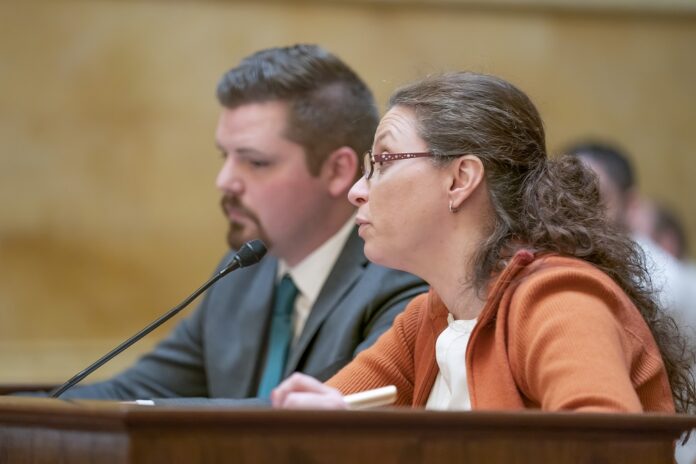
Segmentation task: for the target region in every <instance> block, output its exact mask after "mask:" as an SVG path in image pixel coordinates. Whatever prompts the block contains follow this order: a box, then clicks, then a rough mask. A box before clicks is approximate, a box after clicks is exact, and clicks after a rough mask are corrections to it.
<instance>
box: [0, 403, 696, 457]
mask: <svg viewBox="0 0 696 464" xmlns="http://www.w3.org/2000/svg"><path fill="white" fill-rule="evenodd" d="M695 427H696V416H682V415H675V416H670V415H652V414H644V415H632V414H631V415H629V414H624V415H614V414H578V413H554V414H551V413H540V412H522V413H501V412H428V411H418V410H408V409H405V410H399V409H391V410H379V411H353V412H347V411H274V410H244V409H225V408H222V409H221V408H219V407H216V408H213V407H196V408H192V407H186V408H182V407H169V406H168V407H148V406H137V405H126V404H119V403H114V402H89V401H79V402H64V401H59V400H50V399H35V398H10V397H0V463H3V464H5V463H11V464H24V463H32V464H43V463H52V464H53V463H57V462H66V463H71V464H72V463H99V464H110V463H114V464H121V463H160V462H161V463H182V464H184V463H185V464H195V463H223V462H225V463H226V462H239V463H274V464H276V463H305V462H306V463H358V464H369V463H380V464H389V463H406V464H410V463H426V462H433V463H440V462H446V463H449V462H467V463H477V462H481V463H483V462H485V463H527V462H534V463H631V464H634V463H637V462H640V463H660V464H662V463H666V462H671V459H672V456H673V451H672V441H673V440H674V439H676V438H677V437H678V436H679V435H680V434H681V432H682V431H684V430H687V429H691V428H695Z"/></svg>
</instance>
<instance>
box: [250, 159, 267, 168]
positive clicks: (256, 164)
mask: <svg viewBox="0 0 696 464" xmlns="http://www.w3.org/2000/svg"><path fill="white" fill-rule="evenodd" d="M249 164H250V165H251V166H252V167H254V168H266V167H268V166H270V165H271V162H270V161H266V160H249Z"/></svg>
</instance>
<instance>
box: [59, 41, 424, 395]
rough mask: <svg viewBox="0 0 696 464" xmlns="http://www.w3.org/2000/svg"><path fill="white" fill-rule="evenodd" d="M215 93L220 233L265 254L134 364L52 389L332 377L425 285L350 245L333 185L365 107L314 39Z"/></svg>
mask: <svg viewBox="0 0 696 464" xmlns="http://www.w3.org/2000/svg"><path fill="white" fill-rule="evenodd" d="M217 96H218V100H219V101H220V103H221V104H222V111H221V114H220V118H219V122H218V126H217V130H216V142H217V145H218V147H219V149H220V151H221V152H222V157H223V165H222V168H221V169H220V172H219V174H218V177H217V187H218V188H219V189H220V191H221V193H222V209H223V211H224V214H225V216H226V217H227V219H228V220H229V224H230V226H229V232H228V235H227V240H228V242H229V245H230V247H231V248H232V249H237V248H239V247H240V246H241V245H242V244H243V243H244V242H245V241H247V240H250V239H255V238H260V239H262V240H263V241H264V242H265V243H266V246H267V247H268V250H269V255H268V256H266V257H265V258H264V259H263V260H262V261H261V262H260V263H259V264H257V265H255V266H252V267H249V268H244V269H240V270H238V271H235V272H234V273H232V274H231V275H229V276H227V277H225V278H224V279H223V280H221V281H220V282H218V283H217V284H216V285H215V286H214V287H213V288H211V289H210V290H209V291H208V292H207V294H206V296H205V298H204V300H203V302H202V303H201V305H200V306H199V307H198V308H197V310H196V311H195V312H194V313H193V314H192V315H191V316H190V317H188V318H187V319H185V320H183V321H182V322H181V323H180V324H179V325H178V326H177V327H176V329H175V331H174V332H173V333H172V334H171V335H170V336H169V337H168V338H167V339H165V340H164V341H163V342H161V343H160V344H159V345H158V346H157V347H156V348H155V349H154V350H153V351H152V352H151V353H149V354H147V355H145V356H144V357H143V358H142V359H140V360H139V361H138V362H137V363H136V364H135V365H134V366H133V367H131V368H130V369H127V370H126V371H124V372H123V373H121V374H119V375H118V376H116V377H114V378H113V379H110V380H108V381H105V382H101V383H97V384H94V385H89V386H85V387H78V388H75V389H73V390H70V391H68V392H67V393H65V394H64V395H63V397H80V398H103V399H122V400H131V399H148V398H182V397H183V398H192V397H199V398H200V397H203V398H247V397H257V396H258V397H262V398H263V397H267V396H268V395H269V394H270V390H271V389H272V388H273V387H275V385H277V383H279V382H280V381H281V380H282V379H283V378H284V377H286V376H287V375H289V374H290V373H292V372H294V371H301V372H305V373H308V374H310V375H312V376H316V377H318V378H320V379H326V378H328V377H330V376H331V375H333V374H334V373H335V372H336V371H337V370H338V369H340V368H341V367H342V366H343V365H344V364H346V363H347V362H349V361H350V360H351V359H352V358H353V357H354V356H355V355H356V353H358V352H359V351H361V350H362V349H364V348H366V347H367V346H369V345H371V344H372V343H373V342H374V341H375V340H376V339H377V337H378V336H379V335H380V334H381V333H382V332H384V331H385V330H386V329H387V328H388V327H389V326H390V325H391V323H392V320H393V318H394V317H395V316H396V315H397V314H398V313H399V312H400V311H401V310H402V309H403V308H404V307H405V305H406V303H407V302H408V301H409V300H410V299H411V298H413V297H414V296H415V295H417V294H418V293H421V292H423V291H425V290H426V286H425V284H424V283H423V282H422V281H420V280H419V279H417V278H415V277H414V276H411V275H409V274H406V273H402V272H397V271H394V270H389V269H385V268H382V267H380V266H376V265H374V264H371V263H369V262H368V261H367V259H366V258H365V256H364V254H363V242H362V241H361V240H360V238H359V237H358V236H357V233H356V230H355V227H354V224H353V215H354V210H353V207H352V206H351V205H350V203H349V202H348V201H347V198H346V195H347V192H348V190H349V188H350V187H351V185H352V184H353V182H354V181H355V180H356V179H357V176H358V175H359V174H358V172H359V168H358V166H359V161H358V159H359V158H358V154H361V153H363V152H364V151H366V150H367V149H368V148H369V147H370V144H371V141H372V137H373V135H374V131H375V127H376V125H377V121H378V115H377V111H376V107H375V104H374V100H373V97H372V94H371V92H370V91H369V89H368V88H367V87H366V86H365V84H364V83H363V82H362V81H361V80H360V78H359V77H358V76H357V75H356V74H355V73H354V72H353V71H352V70H351V69H350V68H349V67H348V66H347V65H345V64H344V63H343V62H342V61H340V60H339V59H338V58H337V57H336V56H334V55H332V54H330V53H328V52H327V51H325V50H323V49H322V48H320V47H318V46H313V45H297V46H293V47H286V48H272V49H267V50H263V51H260V52H258V53H255V54H253V55H251V56H249V57H247V58H246V59H244V60H243V61H242V62H241V63H240V64H239V65H238V66H237V67H235V68H233V69H231V70H230V71H228V72H227V73H226V74H225V75H224V76H223V77H222V79H221V81H220V83H219V85H218V89H217ZM230 257H231V254H230V255H228V256H226V257H225V258H224V259H223V260H222V262H223V263H227V262H229V260H230Z"/></svg>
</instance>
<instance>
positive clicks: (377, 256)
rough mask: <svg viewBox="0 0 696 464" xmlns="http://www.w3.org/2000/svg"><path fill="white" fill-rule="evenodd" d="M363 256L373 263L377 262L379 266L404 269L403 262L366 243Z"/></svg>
mask: <svg viewBox="0 0 696 464" xmlns="http://www.w3.org/2000/svg"><path fill="white" fill-rule="evenodd" d="M365 256H366V257H367V259H369V260H370V262H372V263H374V264H379V265H380V266H384V267H388V268H391V269H396V270H398V271H404V270H405V269H403V267H402V266H403V263H402V262H401V260H399V259H397V258H396V257H393V256H390V255H388V254H387V253H385V252H384V251H383V250H380V249H378V248H377V247H375V246H372V245H370V244H368V243H365Z"/></svg>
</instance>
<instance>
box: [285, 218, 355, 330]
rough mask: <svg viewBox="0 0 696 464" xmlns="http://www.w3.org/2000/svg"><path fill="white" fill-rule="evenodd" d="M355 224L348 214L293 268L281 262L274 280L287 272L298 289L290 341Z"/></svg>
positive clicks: (302, 322)
mask: <svg viewBox="0 0 696 464" xmlns="http://www.w3.org/2000/svg"><path fill="white" fill-rule="evenodd" d="M354 226H355V217H351V218H350V220H349V221H348V222H346V223H345V225H343V227H341V229H339V231H338V232H336V233H335V234H334V235H333V236H332V237H331V238H330V239H328V240H327V241H326V242H324V243H323V244H322V245H321V246H320V247H319V248H317V249H316V250H314V251H313V252H312V253H310V254H309V255H308V256H307V257H306V258H305V259H303V260H302V261H300V262H299V263H298V264H297V265H296V266H294V267H292V268H290V267H288V265H287V264H285V262H283V261H280V264H279V266H278V274H277V276H276V282H280V279H281V278H282V277H283V276H284V275H285V274H286V273H287V274H290V277H292V281H293V282H294V283H295V286H296V287H297V290H298V291H299V293H298V294H297V299H295V308H294V310H293V316H292V327H293V343H294V342H296V341H297V340H298V339H299V338H300V334H301V333H302V329H304V326H305V322H307V317H309V312H310V311H311V310H312V306H314V303H315V302H316V301H317V298H318V297H319V292H321V289H322V287H323V286H324V282H326V279H327V277H329V274H330V273H331V270H332V269H333V267H334V264H336V260H337V259H338V255H340V254H341V250H343V247H344V245H345V244H346V242H347V241H348V237H349V236H350V233H351V231H352V230H353V227H354Z"/></svg>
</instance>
